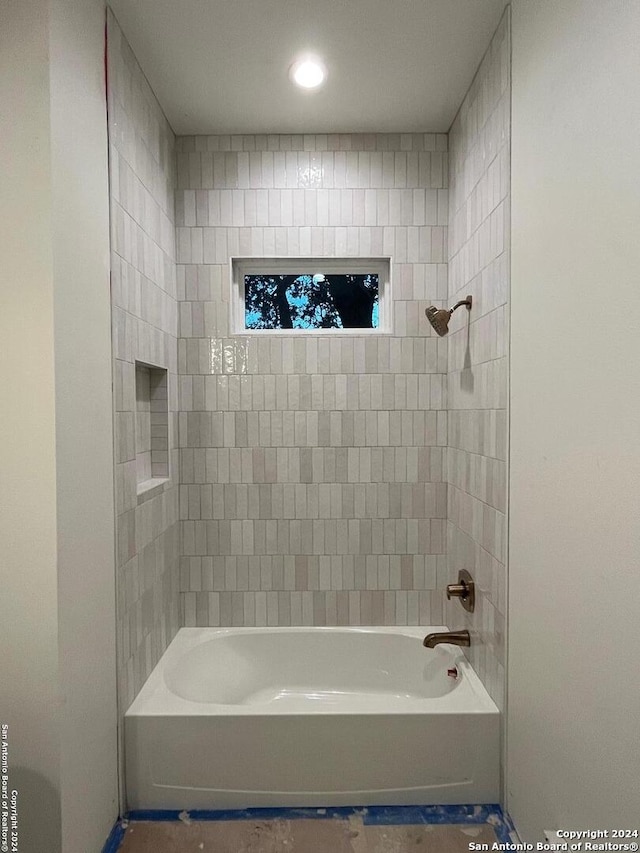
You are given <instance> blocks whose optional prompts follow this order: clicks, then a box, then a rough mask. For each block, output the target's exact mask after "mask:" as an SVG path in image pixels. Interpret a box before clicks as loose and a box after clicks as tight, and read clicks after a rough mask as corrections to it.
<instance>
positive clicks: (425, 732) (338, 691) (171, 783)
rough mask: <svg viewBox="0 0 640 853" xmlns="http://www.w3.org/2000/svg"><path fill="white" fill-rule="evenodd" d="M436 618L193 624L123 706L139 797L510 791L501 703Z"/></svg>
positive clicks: (250, 798) (262, 800)
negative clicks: (442, 640)
mask: <svg viewBox="0 0 640 853" xmlns="http://www.w3.org/2000/svg"><path fill="white" fill-rule="evenodd" d="M438 630H440V631H442V630H447V629H446V628H442V627H439V628H438V627H435V628H413V627H396V628H387V627H373V628H182V629H181V630H180V631H179V632H178V634H177V635H176V637H175V638H174V640H173V642H172V643H171V644H170V645H169V647H168V648H167V650H166V652H165V654H164V655H163V656H162V658H161V660H160V661H159V663H158V665H157V666H156V668H155V669H154V670H153V672H152V673H151V675H150V676H149V678H148V680H147V681H146V683H145V685H144V686H143V688H142V690H141V691H140V693H139V695H138V696H137V698H136V699H135V701H134V702H133V704H132V705H131V707H130V708H129V710H128V711H127V713H126V715H125V763H126V785H127V801H128V806H129V808H130V809H187V810H188V809H240V808H249V807H261V806H263V807H275V806H285V807H286V806H288V807H296V806H307V807H311V806H325V805H326V806H340V805H398V804H406V805H416V804H421V803H428V804H445V803H452V804H455V803H495V802H498V801H499V799H500V797H499V790H498V786H499V781H498V780H499V769H498V768H499V714H498V709H497V708H496V706H495V705H494V703H493V702H492V701H491V699H490V697H489V695H488V694H487V692H486V690H485V689H484V687H483V686H482V684H481V683H480V681H479V679H478V677H477V675H476V674H475V672H474V671H473V669H472V668H471V667H470V665H469V663H468V662H467V660H466V658H465V657H464V655H463V654H462V652H461V649H459V648H458V647H456V646H451V645H440V646H437V647H436V648H435V649H426V648H424V647H423V645H422V639H423V637H424V635H425V634H426V633H428V632H429V631H438ZM451 670H453V671H451Z"/></svg>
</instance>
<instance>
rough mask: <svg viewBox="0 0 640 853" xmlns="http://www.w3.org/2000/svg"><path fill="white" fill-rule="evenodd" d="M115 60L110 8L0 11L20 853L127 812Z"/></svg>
mask: <svg viewBox="0 0 640 853" xmlns="http://www.w3.org/2000/svg"><path fill="white" fill-rule="evenodd" d="M103 57H104V9H103V7H102V4H101V2H99V0H91V2H89V3H86V2H83V3H81V2H79V0H73V2H65V3H62V2H57V0H54V2H51V3H49V2H44V0H27V2H20V3H18V2H13V1H12V2H7V3H3V4H2V5H1V6H0V113H1V114H2V115H3V116H5V117H8V116H10V120H5V121H4V122H3V133H2V135H1V140H0V172H1V178H0V184H1V185H2V189H3V192H2V194H0V233H1V234H2V247H1V252H2V254H1V256H2V259H3V263H2V288H1V290H0V300H1V305H0V324H1V326H0V339H1V340H2V360H1V368H0V370H1V376H2V380H1V381H2V384H1V391H0V393H1V394H2V400H3V406H2V418H0V424H1V429H2V435H1V436H0V464H1V467H2V472H1V475H0V477H1V481H2V493H1V494H2V497H1V501H2V504H1V507H0V524H1V525H2V529H1V538H2V543H3V544H2V551H3V553H2V563H1V568H2V619H0V626H1V627H0V631H1V632H2V635H1V636H2V641H1V646H2V650H3V653H2V655H1V656H0V667H1V678H0V681H1V683H2V686H3V695H2V711H1V713H2V722H4V723H7V724H8V725H9V750H10V752H9V770H10V780H9V784H10V787H11V788H16V789H17V790H18V792H19V799H18V811H19V817H20V821H19V833H20V836H19V849H20V850H21V851H23V852H24V853H41V851H43V850H47V851H52V853H57V851H61V850H64V851H65V853H94V851H95V853H98V851H99V850H100V849H101V848H102V844H103V843H104V840H105V838H106V835H107V834H108V831H109V828H110V826H111V825H112V823H113V821H114V819H115V817H116V814H117V810H116V808H117V807H116V779H117V777H116V767H115V752H116V748H115V747H116V705H115V645H114V625H115V595H114V535H113V530H114V527H113V497H112V496H113V487H112V482H113V478H112V428H111V419H112V414H111V396H110V389H111V374H110V360H109V352H110V339H109V333H110V332H109V329H110V324H109V320H110V314H109V284H108V274H107V271H108V239H109V232H108V219H107V196H106V152H107V148H106V121H105V110H104V105H105V98H104V58H103ZM87 413H90V417H87Z"/></svg>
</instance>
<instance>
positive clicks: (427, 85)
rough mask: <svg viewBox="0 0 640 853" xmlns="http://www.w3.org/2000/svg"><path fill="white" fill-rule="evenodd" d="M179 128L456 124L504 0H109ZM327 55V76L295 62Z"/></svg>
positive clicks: (360, 128)
mask: <svg viewBox="0 0 640 853" xmlns="http://www.w3.org/2000/svg"><path fill="white" fill-rule="evenodd" d="M110 2H111V7H112V9H113V11H114V13H115V15H116V17H117V18H118V21H119V22H120V25H121V26H122V28H123V30H124V32H125V34H126V36H127V38H128V39H129V42H130V43H131V46H132V48H133V50H134V53H135V54H136V56H137V57H138V60H139V62H140V64H141V66H142V68H143V70H144V72H145V74H146V75H147V77H148V79H149V82H150V84H151V86H152V88H153V89H154V91H155V93H156V95H157V96H158V99H159V101H160V103H161V104H162V107H163V109H164V111H165V113H166V115H167V118H168V119H169V122H170V123H171V125H172V127H173V129H174V131H175V132H176V133H178V134H208V133H340V132H343V133H346V132H356V133H367V132H369V133H371V132H390V131H394V132H400V131H403V132H406V133H408V132H420V131H447V130H448V129H449V127H450V125H451V122H452V121H453V118H454V116H455V113H456V111H457V109H458V106H459V105H460V103H461V102H462V99H463V97H464V94H465V92H466V90H467V89H468V87H469V84H470V83H471V80H472V78H473V75H474V72H475V70H476V68H477V67H478V64H479V63H480V60H481V59H482V56H483V54H484V52H485V50H486V48H487V46H488V44H489V40H490V38H491V35H492V34H493V31H494V30H495V28H496V26H497V24H498V21H499V18H500V15H501V13H502V10H503V8H504V5H505V0H110ZM305 51H309V52H313V53H316V54H318V55H320V56H321V57H322V58H323V59H324V61H325V63H326V65H327V68H328V77H327V81H326V83H325V85H324V86H323V87H322V89H320V90H319V91H316V92H308V91H307V92H305V91H303V90H300V89H298V88H297V87H295V86H294V85H293V84H292V83H291V82H290V80H289V77H288V70H289V67H290V65H291V63H292V61H293V60H294V59H295V58H296V56H297V55H299V54H300V53H301V52H305Z"/></svg>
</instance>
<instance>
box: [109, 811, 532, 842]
mask: <svg viewBox="0 0 640 853" xmlns="http://www.w3.org/2000/svg"><path fill="white" fill-rule="evenodd" d="M180 814H182V812H180V811H178V810H155V809H154V810H143V809H138V810H135V811H131V812H129V813H128V814H127V819H128V820H153V821H176V820H179V819H180ZM188 815H189V818H190V819H191V820H206V821H222V820H278V819H280V820H296V819H300V818H306V819H307V820H310V819H311V820H327V819H331V818H349V817H351V816H352V815H359V816H360V817H361V818H362V822H363V823H364V824H365V825H369V826H401V825H408V824H414V825H415V824H469V825H473V824H476V825H477V824H487V825H489V826H491V827H493V829H494V831H495V833H496V836H497V838H498V841H501V842H508V841H512V840H513V834H514V832H515V830H514V828H513V824H512V822H511V819H510V818H509V816H508V815H505V813H504V812H503V811H502V808H501V806H499V805H498V804H495V805H493V804H492V805H463V806H340V807H327V808H315V809H308V808H293V809H287V808H256V809H234V810H209V809H193V810H189V811H188ZM113 849H115V850H117V847H116V848H113ZM111 851H112V848H105V850H103V853H111Z"/></svg>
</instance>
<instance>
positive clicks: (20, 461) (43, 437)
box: [0, 0, 61, 853]
mask: <svg viewBox="0 0 640 853" xmlns="http://www.w3.org/2000/svg"><path fill="white" fill-rule="evenodd" d="M48 42H49V19H48V14H47V9H46V4H44V3H43V2H42V0H25V2H10V3H2V4H0V115H2V116H3V121H2V133H1V134H0V176H1V177H0V186H2V192H0V247H1V251H0V256H1V257H2V265H1V266H0V276H1V277H2V286H1V288H0V340H1V341H2V358H1V359H0V377H1V379H0V394H1V398H2V401H3V404H2V415H1V416H0V465H1V469H2V470H1V473H0V482H1V483H2V488H1V489H0V541H1V542H2V558H1V559H0V571H1V573H2V599H1V600H2V618H1V619H0V638H1V641H0V646H1V648H2V654H1V655H0V683H1V684H2V708H1V711H0V714H1V716H2V720H1V721H2V723H5V724H7V725H8V726H9V748H10V754H9V761H10V764H9V766H10V771H11V772H10V778H9V784H10V786H11V788H14V787H15V788H19V789H20V801H19V808H20V827H21V829H20V844H21V849H22V850H24V851H25V853H36V851H41V850H51V851H52V853H57V852H58V851H59V850H60V849H61V848H60V834H61V833H60V821H61V818H60V792H59V784H60V778H59V761H60V757H59V719H58V707H59V703H58V681H57V669H58V646H57V643H58V637H57V631H58V601H57V553H56V552H57V531H56V465H55V377H54V359H53V354H54V332H53V270H52V223H51V159H50V156H51V155H50V128H49V58H48V53H49V43H48ZM9 116H10V117H11V120H10V121H9V120H8V117H9Z"/></svg>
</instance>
